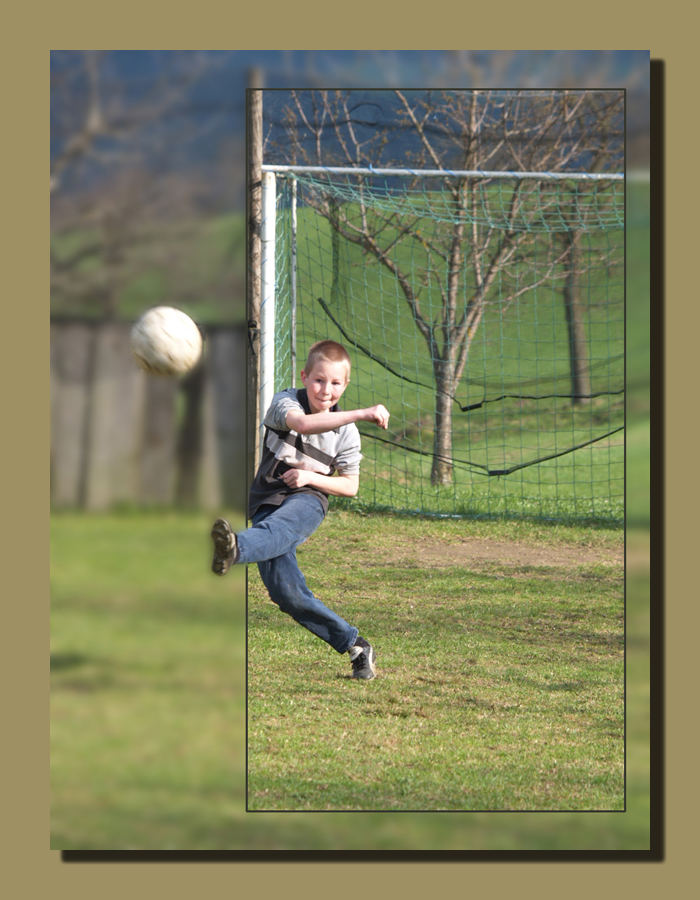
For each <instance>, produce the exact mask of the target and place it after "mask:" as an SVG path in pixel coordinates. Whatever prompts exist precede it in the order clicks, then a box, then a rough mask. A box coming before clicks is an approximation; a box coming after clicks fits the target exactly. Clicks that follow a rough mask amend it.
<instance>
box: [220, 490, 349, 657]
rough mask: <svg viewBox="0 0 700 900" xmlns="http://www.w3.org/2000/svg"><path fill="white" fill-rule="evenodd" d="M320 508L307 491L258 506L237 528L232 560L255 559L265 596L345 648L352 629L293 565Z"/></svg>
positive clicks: (335, 646) (318, 520) (319, 517)
mask: <svg viewBox="0 0 700 900" xmlns="http://www.w3.org/2000/svg"><path fill="white" fill-rule="evenodd" d="M324 515H325V513H324V510H323V506H322V504H321V501H320V500H319V499H318V497H315V496H314V495H313V494H304V493H302V494H291V495H290V496H289V497H288V498H287V499H286V500H285V501H284V503H283V504H282V505H281V506H269V505H268V506H261V507H260V508H259V509H258V510H257V512H256V513H255V515H254V516H253V524H252V525H251V527H250V528H247V529H246V530H245V531H241V532H239V533H238V534H237V535H236V537H237V539H238V552H239V557H238V560H237V562H238V563H242V564H245V563H254V562H255V563H257V564H258V569H259V571H260V577H261V578H262V580H263V584H264V585H265V587H266V588H267V590H268V592H269V594H270V597H271V599H272V600H273V601H274V602H275V603H276V604H277V605H278V606H279V608H280V609H281V610H282V611H283V612H286V613H287V614H288V615H290V616H291V617H292V618H293V619H294V620H295V621H296V622H298V623H299V624H300V625H303V626H304V628H308V630H309V631H311V632H313V634H315V635H317V636H318V637H320V638H321V640H324V641H325V642H326V643H327V644H330V645H331V647H333V649H334V650H337V651H338V653H345V652H346V651H347V650H349V649H350V647H352V646H353V645H354V643H355V639H356V638H357V634H358V632H357V628H353V626H352V625H348V623H347V622H346V621H345V620H344V619H341V617H340V616H339V615H337V614H336V613H334V612H333V611H332V610H330V609H328V607H327V606H325V605H324V604H323V603H322V602H321V601H320V600H319V599H318V597H315V596H314V595H313V594H312V593H311V591H310V590H309V588H308V587H307V585H306V579H305V578H304V576H303V574H302V572H301V569H300V568H299V566H298V564H297V553H296V550H297V547H298V546H299V544H302V543H303V542H304V541H305V540H306V539H307V538H308V537H310V536H311V535H312V534H313V532H314V531H315V530H316V529H317V528H318V526H319V525H320V524H321V522H322V521H323V517H324Z"/></svg>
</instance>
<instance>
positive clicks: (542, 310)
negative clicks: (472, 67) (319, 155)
mask: <svg viewBox="0 0 700 900" xmlns="http://www.w3.org/2000/svg"><path fill="white" fill-rule="evenodd" d="M263 170H264V176H263V193H264V199H263V209H264V211H265V212H264V214H263V229H262V233H263V249H262V257H263V271H262V282H263V300H262V331H261V360H262V363H263V370H262V371H261V376H260V383H261V398H260V403H261V407H264V406H266V405H267V403H268V402H269V399H270V398H271V395H272V392H273V391H274V390H279V389H281V388H283V387H285V386H288V385H291V384H294V383H295V380H296V381H298V371H299V369H300V368H301V367H302V366H303V362H304V359H305V354H306V350H307V349H308V347H309V345H310V344H311V343H313V342H314V341H315V340H319V339H322V338H333V339H335V340H338V341H341V342H342V343H344V344H345V345H346V346H347V347H348V350H349V351H350V353H351V356H352V360H353V370H352V377H351V382H350V386H349V387H348V389H347V391H346V393H345V395H344V398H343V405H344V406H346V407H356V406H357V407H359V406H369V405H371V404H374V403H378V402H381V403H384V404H385V405H386V406H387V407H388V408H389V410H390V412H391V422H390V427H389V431H388V433H382V434H379V433H377V429H369V428H368V429H366V430H364V429H362V428H361V430H362V431H363V454H364V460H363V465H362V478H361V488H360V493H359V495H358V498H357V502H359V503H360V504H363V505H365V506H368V507H373V508H384V509H392V510H397V511H415V512H420V513H424V514H440V515H472V516H501V515H509V516H536V517H541V518H553V519H562V520H564V519H575V520H579V521H580V520H588V519H590V520H601V521H608V522H615V523H619V522H621V521H622V518H623V508H624V411H625V403H624V398H625V394H624V372H625V366H624V178H623V176H622V175H610V174H605V175H601V174H592V173H537V172H483V171H477V172H445V171H442V170H427V171H421V172H416V171H414V170H402V169H386V170H380V169H349V168H341V167H335V168H321V167H312V166H307V167H302V166H299V167H292V166H263Z"/></svg>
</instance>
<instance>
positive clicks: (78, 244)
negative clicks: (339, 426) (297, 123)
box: [51, 51, 649, 509]
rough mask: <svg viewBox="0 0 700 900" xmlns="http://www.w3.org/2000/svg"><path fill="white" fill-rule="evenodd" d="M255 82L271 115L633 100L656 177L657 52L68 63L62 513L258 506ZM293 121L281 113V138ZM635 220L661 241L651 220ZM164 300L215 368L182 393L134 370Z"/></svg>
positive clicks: (630, 150) (58, 120)
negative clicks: (377, 104)
mask: <svg viewBox="0 0 700 900" xmlns="http://www.w3.org/2000/svg"><path fill="white" fill-rule="evenodd" d="M251 83H255V84H261V85H262V86H264V87H265V88H266V89H267V91H268V93H267V98H266V101H265V102H266V107H267V106H269V107H270V110H274V107H275V96H274V91H275V89H288V88H289V87H299V88H303V87H319V86H324V87H327V86H342V87H345V88H380V87H387V86H401V87H404V88H411V87H413V88H420V87H425V86H429V87H436V88H438V87H454V88H458V87H469V86H487V87H491V88H498V87H504V86H507V87H543V86H549V87H552V86H555V87H561V88H564V87H572V88H587V87H605V86H614V87H625V88H627V90H628V94H627V165H628V171H629V172H631V173H635V174H636V173H639V172H644V171H645V170H648V153H649V148H648V144H649V108H648V96H649V84H648V54H647V53H645V52H641V51H640V52H633V51H618V52H615V51H590V52H556V51H541V52H534V51H520V52H516V51H493V52H485V51H259V52H252V51H240V52H236V51H231V52H224V51H208V52H199V51H55V52H54V53H52V55H51V386H52V390H51V401H52V402H51V425H52V447H51V492H52V497H51V499H52V505H53V507H54V508H64V507H68V508H84V509H106V508H110V507H112V506H114V505H115V504H136V505H147V506H152V505H171V504H177V505H180V506H190V507H205V508H215V507H217V506H220V505H222V504H223V505H233V506H238V507H242V505H243V502H244V497H245V488H244V485H243V484H242V483H241V481H240V479H238V478H235V477H233V476H232V474H231V473H233V472H239V471H243V470H244V454H245V448H244V441H243V429H244V422H245V418H244V407H245V390H244V388H245V385H244V384H243V383H241V378H243V373H244V367H243V363H242V358H243V356H244V354H245V342H246V331H245V321H246V304H245V260H246V242H245V88H246V86H247V85H248V84H251ZM279 125H280V123H279V122H277V121H276V119H275V114H274V112H268V113H267V114H266V127H267V128H269V130H270V134H266V135H265V136H264V138H265V140H266V142H269V141H271V140H273V138H274V133H275V129H276V128H278V127H279ZM636 196H639V195H636ZM642 196H643V195H642ZM637 203H638V201H637V200H635V204H637ZM642 206H643V202H642ZM629 212H630V214H631V223H632V226H633V227H634V225H635V223H636V224H638V225H639V226H640V227H641V228H642V229H643V228H644V221H645V216H646V219H647V221H648V211H647V210H645V209H644V208H642V209H639V210H637V209H632V210H630V211H629ZM640 302H644V301H640ZM161 303H163V304H168V305H173V306H177V307H180V308H181V309H184V310H185V311H186V312H188V313H189V314H190V315H192V316H193V317H194V318H195V320H196V321H197V322H198V323H199V324H200V326H201V328H202V331H203V332H204V336H205V342H206V353H205V358H204V364H203V365H202V366H200V367H199V368H198V369H197V370H196V371H195V372H194V373H192V375H191V376H190V377H189V378H187V379H184V380H183V381H181V382H172V381H168V380H158V379H155V380H154V379H152V378H146V377H145V376H144V375H142V374H141V373H140V372H138V371H136V370H135V369H134V367H133V364H132V361H131V356H130V353H129V349H128V330H129V326H130V324H131V323H132V322H133V321H134V320H135V319H136V318H137V317H138V316H139V315H140V314H141V312H143V311H144V310H145V309H147V308H148V307H150V306H153V305H156V304H161ZM633 375H634V377H635V379H636V377H637V376H636V373H633Z"/></svg>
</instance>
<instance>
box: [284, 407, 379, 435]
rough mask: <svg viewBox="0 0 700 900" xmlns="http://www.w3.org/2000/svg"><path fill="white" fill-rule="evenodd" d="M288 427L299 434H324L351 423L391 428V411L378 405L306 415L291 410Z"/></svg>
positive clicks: (298, 410) (288, 416) (288, 414)
mask: <svg viewBox="0 0 700 900" xmlns="http://www.w3.org/2000/svg"><path fill="white" fill-rule="evenodd" d="M286 422H287V427H288V428H291V429H292V430H293V431H296V432H297V433H298V434H322V433H323V432H324V431H333V429H334V428H340V427H341V425H349V424H350V423H351V422H374V424H375V425H378V426H379V427H380V428H388V427H389V410H388V409H387V408H386V406H383V405H382V404H381V403H378V404H377V405H376V406H368V407H366V408H365V409H344V410H339V411H338V412H320V413H308V414H307V413H305V412H302V410H300V409H291V410H290V411H289V412H288V413H287V418H286Z"/></svg>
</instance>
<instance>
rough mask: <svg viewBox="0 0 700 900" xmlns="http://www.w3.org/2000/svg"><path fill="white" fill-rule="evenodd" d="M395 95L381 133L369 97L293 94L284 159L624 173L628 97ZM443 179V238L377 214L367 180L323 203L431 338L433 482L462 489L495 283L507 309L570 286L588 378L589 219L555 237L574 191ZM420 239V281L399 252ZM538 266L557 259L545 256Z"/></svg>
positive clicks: (408, 217)
mask: <svg viewBox="0 0 700 900" xmlns="http://www.w3.org/2000/svg"><path fill="white" fill-rule="evenodd" d="M393 97H394V98H395V103H394V108H393V110H392V112H391V114H389V115H386V116H385V118H384V121H377V120H375V127H370V125H369V124H368V120H367V112H368V108H369V107H370V106H371V105H372V103H373V100H372V98H371V97H370V98H368V99H363V100H362V103H361V104H360V103H358V95H357V94H353V93H351V92H342V91H335V92H329V91H318V92H311V93H307V94H300V93H298V92H292V94H291V97H290V104H289V106H288V108H287V111H286V117H285V128H286V136H285V140H286V144H285V151H284V152H285V156H286V159H287V160H288V161H290V162H294V163H307V164H308V163H316V164H321V165H337V164H344V165H349V166H358V167H359V166H367V165H373V166H375V167H377V166H379V165H383V166H387V165H392V164H393V165H410V166H411V167H414V168H430V169H439V170H441V171H445V170H448V171H450V170H451V171H460V170H464V171H472V172H473V171H478V170H481V171H503V170H506V171H508V170H510V171H517V172H521V173H522V172H554V173H559V172H567V171H575V170H581V169H588V170H591V169H592V168H593V167H595V168H596V169H597V170H598V171H603V170H605V169H609V168H611V167H612V168H618V167H619V166H620V163H621V154H622V146H623V125H622V94H621V93H619V92H586V91H584V92H568V91H561V92H532V91H515V92H489V91H478V90H473V91H439V92H427V93H426V92H420V93H415V94H413V93H410V92H403V91H399V90H396V91H394V92H393ZM397 135H400V136H401V140H400V141H398V142H397V139H396V136H397ZM397 146H400V147H401V153H402V155H401V157H400V158H397V157H398V156H399V153H398V152H397ZM442 182H443V189H444V190H445V191H446V192H447V196H448V197H449V205H450V209H451V218H450V221H449V224H448V225H446V226H444V227H441V228H437V227H435V228H432V229H431V228H426V225H425V216H421V215H420V214H411V213H400V212H398V211H397V209H396V208H392V209H389V208H382V207H377V206H376V205H375V206H372V205H371V203H370V198H369V191H368V190H367V188H366V184H365V182H364V181H363V179H362V178H358V181H357V192H356V196H357V201H358V202H357V204H355V205H354V206H352V205H349V204H342V203H338V202H336V201H335V200H334V199H333V198H332V197H331V196H330V194H329V193H324V192H323V191H319V192H317V193H316V194H315V196H314V199H313V200H312V201H311V202H312V203H313V204H314V205H315V207H316V209H317V210H318V212H319V213H320V214H321V215H323V216H324V217H325V218H326V219H327V220H328V221H329V222H330V224H331V226H332V228H333V230H334V232H335V233H337V234H338V235H340V236H342V237H343V238H344V239H345V240H347V241H349V242H351V243H353V244H356V245H358V246H359V247H361V248H362V249H363V251H364V252H365V253H367V254H369V255H370V256H372V257H373V258H374V259H375V260H376V261H377V262H378V263H379V264H380V265H381V266H383V267H385V268H386V269H387V270H388V271H390V272H391V273H392V275H393V276H394V278H395V279H396V281H397V283H398V284H399V286H400V289H401V292H402V295H403V297H404V299H405V301H406V303H407V305H408V308H409V309H410V312H411V315H412V317H413V320H414V322H415V324H416V327H417V328H418V330H419V332H420V334H421V335H422V337H423V339H424V340H425V343H426V346H427V348H428V352H429V354H430V359H431V361H432V369H433V378H434V386H435V419H434V444H433V464H432V473H431V480H432V483H433V484H446V483H449V482H450V481H451V479H452V467H453V464H452V411H453V403H454V399H455V394H456V391H457V387H458V384H459V382H460V379H461V377H462V375H463V372H464V369H465V365H466V363H467V359H468V355H469V351H470V348H471V346H472V342H473V339H474V335H475V333H476V332H477V329H478V328H479V325H480V323H481V322H482V319H483V316H484V311H485V309H486V306H487V304H488V303H489V302H494V301H495V300H496V292H495V286H496V285H498V295H497V301H498V302H499V303H500V304H502V306H503V308H507V307H508V306H511V305H512V304H514V303H515V302H516V301H518V300H519V299H520V298H522V297H524V296H525V295H527V294H528V293H530V292H532V291H533V290H534V289H536V288H537V287H538V286H540V285H542V284H544V283H545V282H548V281H551V280H552V279H556V280H557V281H558V282H559V283H562V282H564V284H565V288H564V296H565V298H566V308H567V314H568V315H569V320H570V322H571V331H570V334H571V342H570V343H571V347H572V360H573V359H574V358H576V359H578V360H579V362H577V366H578V369H577V371H579V372H580V371H583V369H582V367H581V365H580V361H581V360H583V344H582V341H583V338H582V336H581V333H580V325H581V322H580V315H579V303H578V298H577V292H576V277H577V276H578V275H579V274H580V271H581V265H582V263H581V262H580V258H579V256H578V255H577V253H576V247H577V237H576V230H577V229H580V228H582V227H584V226H585V222H583V221H581V219H580V217H579V218H578V219H572V220H571V222H570V225H569V226H568V227H565V228H564V231H565V232H566V233H567V235H568V236H567V237H566V238H565V240H563V241H562V240H561V239H560V236H559V235H558V234H554V233H549V234H548V233H547V228H546V227H543V223H544V226H546V223H547V221H548V218H549V219H550V220H551V221H552V222H554V221H555V220H556V221H559V220H560V219H561V212H560V208H561V203H562V191H561V190H560V189H551V188H550V187H548V185H547V183H546V182H542V181H539V180H533V179H528V178H522V177H519V178H514V179H513V180H511V181H509V182H508V188H507V189H502V188H499V189H497V187H496V182H495V180H493V179H489V178H483V177H468V176H458V175H451V176H446V177H444V178H442ZM416 183H417V182H416V181H414V182H412V184H411V187H415V186H416ZM564 198H565V205H567V204H568V206H569V207H570V208H572V209H576V211H577V212H578V213H580V208H581V206H582V204H581V202H580V201H581V196H580V194H573V193H572V194H570V195H569V194H567V193H566V190H565V191H564ZM358 210H359V211H358ZM581 215H584V216H585V212H584V213H581ZM569 232H570V233H569ZM411 243H413V244H417V243H418V244H420V246H421V248H422V252H423V253H424V254H425V258H426V265H425V267H424V268H425V271H426V272H428V273H429V275H426V276H425V277H424V278H423V279H422V280H420V281H416V279H415V278H412V277H411V276H410V274H409V272H408V270H407V269H406V267H405V265H404V263H403V262H402V258H405V254H404V256H403V257H402V254H401V252H400V248H401V247H405V246H407V245H409V244H411ZM545 243H546V244H547V255H546V261H545V262H544V263H541V264H539V265H538V266H536V267H535V266H528V265H527V264H524V261H525V263H526V260H527V254H528V251H532V250H533V249H534V248H535V247H536V246H539V247H540V248H541V247H542V246H543V244H545ZM539 258H540V259H545V257H544V256H543V255H542V254H541V253H540V254H539ZM567 261H568V264H569V265H568V269H567V266H566V265H565V264H566V263H567ZM567 271H568V272H569V275H568V276H567V274H566V272H567ZM431 290H432V291H435V290H437V291H439V295H440V297H441V304H440V309H439V312H438V313H437V314H434V313H433V314H428V313H427V311H426V308H425V307H424V304H423V302H422V301H423V295H424V293H428V292H429V291H431ZM585 392H586V384H585V383H583V384H582V383H581V382H580V381H579V382H577V385H576V388H575V390H574V394H575V395H578V394H581V393H585Z"/></svg>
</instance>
